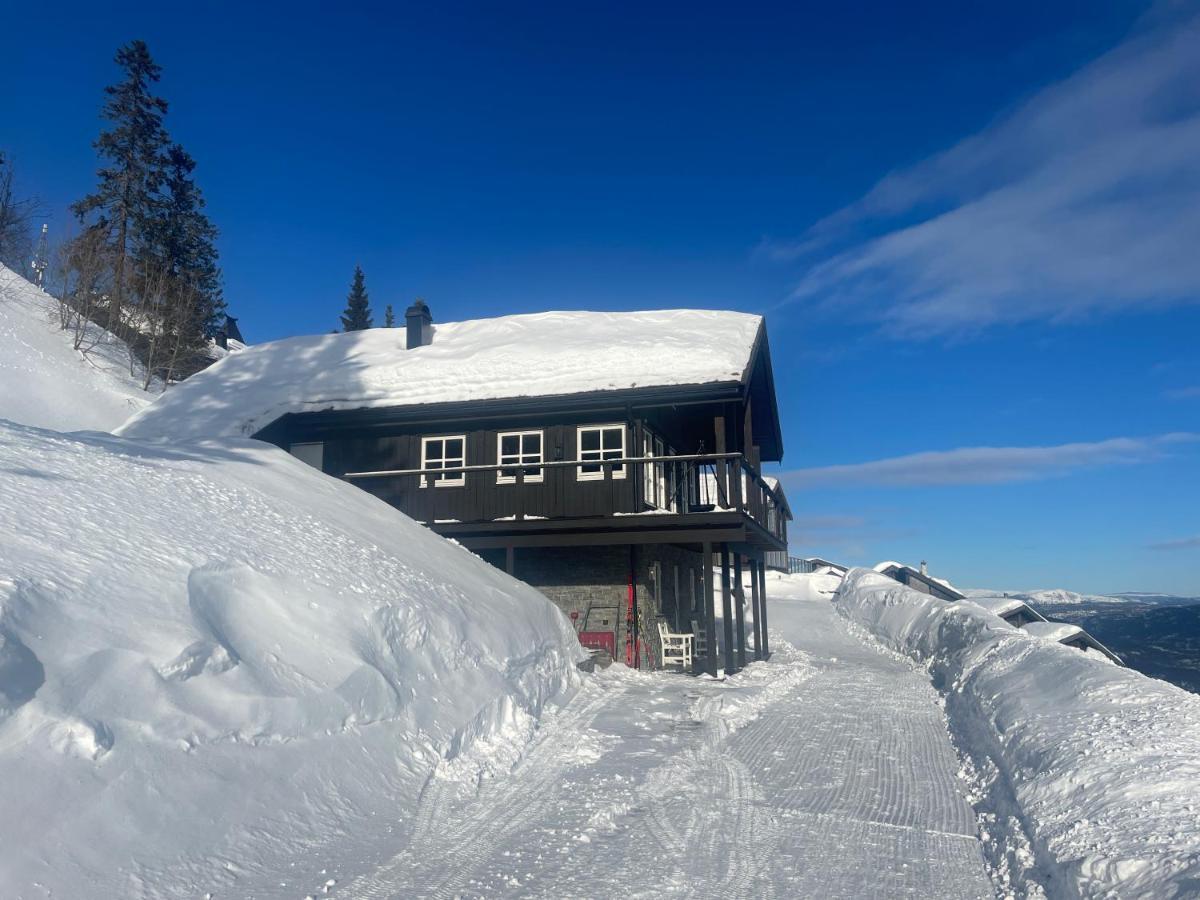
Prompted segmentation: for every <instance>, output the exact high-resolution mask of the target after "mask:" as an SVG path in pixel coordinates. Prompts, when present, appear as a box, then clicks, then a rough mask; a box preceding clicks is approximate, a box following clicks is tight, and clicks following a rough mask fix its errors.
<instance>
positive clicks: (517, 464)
mask: <svg viewBox="0 0 1200 900" xmlns="http://www.w3.org/2000/svg"><path fill="white" fill-rule="evenodd" d="M534 434H536V435H537V437H538V452H537V459H533V458H532V457H533V454H531V453H526V452H525V438H527V437H529V436H530V435H534ZM511 437H515V438H516V439H517V455H516V458H515V459H514V460H513V461H512V462H511V463H507V462H505V460H504V439H505V438H511ZM545 461H546V436H545V435H544V434H543V433H542V431H541V429H538V428H531V429H529V430H528V431H502V432H500V433H499V434H497V435H496V464H497V465H501V466H505V467H507V468H511V469H532V468H536V469H537V472H536V473H535V474H533V475H530V474H528V473H526V475H525V484H539V483H540V482H542V481H543V480H544V479H545V472H546V470H545V469H543V468H541V464H542V463H543V462H545ZM516 483H517V476H516V475H505V474H504V469H497V470H496V484H516Z"/></svg>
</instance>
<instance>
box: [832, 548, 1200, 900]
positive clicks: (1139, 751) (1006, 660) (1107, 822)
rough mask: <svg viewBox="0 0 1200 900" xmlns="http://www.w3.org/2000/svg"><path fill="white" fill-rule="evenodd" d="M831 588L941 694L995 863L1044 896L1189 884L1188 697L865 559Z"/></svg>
mask: <svg viewBox="0 0 1200 900" xmlns="http://www.w3.org/2000/svg"><path fill="white" fill-rule="evenodd" d="M834 602H835V604H836V606H837V609H838V610H839V612H841V614H842V615H844V616H845V617H846V618H848V619H850V620H851V621H852V622H855V623H857V624H859V625H861V626H864V627H865V628H867V629H868V630H869V631H870V632H871V633H872V634H874V635H875V636H876V637H877V638H878V639H879V640H880V641H882V642H883V643H884V644H885V645H887V646H888V647H890V648H892V649H893V650H896V651H898V652H900V653H903V654H905V655H906V656H909V657H911V658H912V659H914V660H916V661H917V662H919V663H921V664H922V665H924V666H926V667H927V668H928V669H929V671H930V674H931V676H932V678H933V681H934V684H935V685H936V686H937V687H938V688H939V689H940V690H941V691H943V693H944V694H945V697H946V708H947V714H948V717H949V720H950V724H951V728H952V730H953V731H954V732H955V736H956V738H957V740H958V742H959V744H960V746H961V747H962V749H963V750H964V751H965V753H966V754H967V756H968V757H969V758H970V759H971V760H972V761H973V764H974V766H975V767H976V768H977V769H978V771H979V773H980V779H981V782H982V783H981V790H982V792H983V794H984V795H985V796H984V798H983V799H981V801H980V803H979V806H981V807H982V812H983V814H984V821H985V823H988V824H987V825H986V828H985V831H987V832H988V833H985V835H984V837H985V840H989V841H990V848H991V850H992V852H993V862H994V863H995V864H996V865H997V866H998V867H1002V868H1003V867H1007V868H1008V869H1009V871H1010V872H1015V873H1016V875H1015V876H1014V877H1020V871H1019V870H1022V869H1023V868H1027V869H1028V872H1027V873H1026V874H1028V875H1031V876H1032V877H1033V878H1034V879H1036V880H1040V881H1042V882H1043V884H1044V885H1045V886H1046V889H1047V891H1048V893H1049V895H1050V896H1052V897H1054V896H1061V897H1074V896H1083V897H1102V896H1103V897H1107V896H1118V895H1119V896H1121V897H1150V896H1153V897H1194V896H1196V893H1197V890H1198V889H1200V829H1198V828H1197V821H1198V819H1200V697H1198V696H1196V695H1193V694H1190V693H1188V692H1187V691H1183V690H1180V689H1179V688H1176V687H1174V686H1172V685H1169V684H1167V683H1165V682H1162V681H1157V680H1155V679H1151V678H1147V677H1145V676H1144V675H1141V674H1139V673H1137V672H1134V671H1132V670H1130V669H1125V668H1119V667H1117V666H1112V665H1109V664H1107V663H1106V662H1104V661H1103V660H1102V659H1101V658H1099V657H1098V656H1092V655H1090V654H1085V653H1081V652H1080V651H1078V650H1075V649H1072V648H1069V647H1064V646H1061V645H1059V644H1055V643H1051V642H1049V641H1045V640H1041V639H1038V638H1036V637H1033V636H1031V635H1028V634H1026V633H1025V632H1023V631H1021V630H1017V629H1013V628H1010V627H1008V626H1006V625H1005V624H1004V623H1003V622H1002V621H1001V620H1000V619H999V618H997V617H996V616H994V615H992V614H990V613H988V612H986V611H985V610H984V609H982V608H981V607H979V606H977V605H975V604H974V603H971V602H969V601H962V602H959V603H946V602H944V601H942V600H937V599H934V598H932V597H929V596H927V595H925V594H921V593H918V592H916V591H913V590H911V589H909V588H907V587H904V586H903V585H899V584H897V583H896V582H895V581H892V580H891V579H889V578H886V577H884V576H882V575H878V574H876V573H874V572H871V571H869V570H864V569H856V570H854V571H853V572H851V573H850V574H849V575H848V576H847V578H846V580H845V582H844V584H843V586H842V588H841V589H840V590H839V591H838V593H837V595H836V597H835V600H834ZM1028 857H1032V859H1031V860H1030V859H1029V858H1028Z"/></svg>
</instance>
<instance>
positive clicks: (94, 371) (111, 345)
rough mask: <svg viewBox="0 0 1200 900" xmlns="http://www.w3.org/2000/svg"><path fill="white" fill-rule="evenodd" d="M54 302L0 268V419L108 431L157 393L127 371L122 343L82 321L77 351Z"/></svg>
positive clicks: (59, 429)
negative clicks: (82, 333) (82, 337)
mask: <svg viewBox="0 0 1200 900" xmlns="http://www.w3.org/2000/svg"><path fill="white" fill-rule="evenodd" d="M72 337H73V335H72V333H71V332H69V331H63V330H62V329H61V328H60V327H59V313H58V301H57V300H55V299H54V298H53V297H51V296H50V295H49V294H46V293H44V292H43V291H41V290H39V289H38V288H36V287H34V286H33V285H32V284H30V283H29V282H28V281H26V280H25V279H24V278H22V277H21V276H19V275H17V274H16V273H15V272H12V271H10V270H8V269H6V268H5V267H4V266H2V265H0V348H3V350H2V352H0V419H8V420H10V421H13V422H20V423H22V424H24V425H36V426H38V427H41V428H53V429H55V430H56V431H85V430H87V431H112V430H114V429H115V428H116V427H117V426H118V425H120V424H121V423H122V422H124V421H125V420H126V419H128V418H129V417H130V416H131V415H133V414H134V413H136V412H138V411H139V410H140V409H142V408H143V407H145V406H148V405H149V403H150V401H152V400H153V399H154V398H155V397H156V396H157V393H146V392H145V391H143V390H142V379H141V376H140V373H139V374H138V375H137V376H131V375H130V374H129V355H128V351H127V350H126V347H125V345H124V344H123V343H122V342H121V341H119V340H117V338H115V337H113V335H111V334H109V333H108V332H107V331H104V330H103V329H101V328H99V327H97V326H95V325H91V324H89V326H88V332H87V337H86V341H85V346H86V347H88V348H90V349H88V352H87V353H81V352H79V351H78V350H76V349H75V348H74V347H73V346H72Z"/></svg>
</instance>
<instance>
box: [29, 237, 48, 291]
mask: <svg viewBox="0 0 1200 900" xmlns="http://www.w3.org/2000/svg"><path fill="white" fill-rule="evenodd" d="M49 228H50V226H49V225H46V224H43V225H42V235H41V237H39V238H38V244H37V252H36V253H34V255H33V262H31V263H30V264H29V265H30V268H32V269H33V283H34V284H36V285H37V286H38V287H41V286H42V282H43V281H44V280H45V278H46V265H47V262H46V232H47V230H49Z"/></svg>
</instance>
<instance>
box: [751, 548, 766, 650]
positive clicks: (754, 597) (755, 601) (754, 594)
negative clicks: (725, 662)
mask: <svg viewBox="0 0 1200 900" xmlns="http://www.w3.org/2000/svg"><path fill="white" fill-rule="evenodd" d="M749 565H750V608H751V610H752V611H753V613H754V658H755V659H762V658H763V652H762V649H763V646H762V611H761V609H760V607H761V606H762V599H761V597H760V596H759V592H758V566H759V563H758V560H756V559H755V558H754V557H753V556H751V557H750V559H749Z"/></svg>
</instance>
